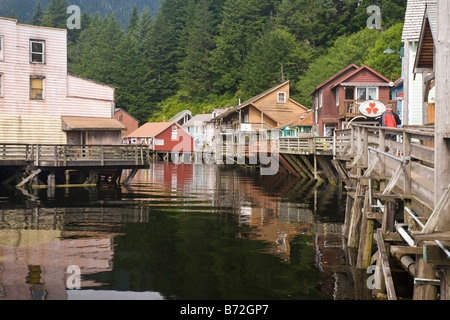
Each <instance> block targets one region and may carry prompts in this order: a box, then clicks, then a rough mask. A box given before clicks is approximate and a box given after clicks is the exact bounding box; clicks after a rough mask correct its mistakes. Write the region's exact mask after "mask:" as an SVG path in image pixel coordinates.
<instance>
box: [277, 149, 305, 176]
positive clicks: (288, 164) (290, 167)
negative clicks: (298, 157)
mask: <svg viewBox="0 0 450 320" xmlns="http://www.w3.org/2000/svg"><path fill="white" fill-rule="evenodd" d="M278 158H279V159H280V164H282V165H283V167H285V168H286V169H287V170H288V171H289V172H290V173H291V174H293V175H294V176H296V177H298V178H300V177H301V175H300V174H299V173H298V172H297V171H296V170H295V169H294V167H292V166H291V164H290V163H289V162H288V161H287V160H286V159H285V158H284V155H282V154H280V155H279V157H278Z"/></svg>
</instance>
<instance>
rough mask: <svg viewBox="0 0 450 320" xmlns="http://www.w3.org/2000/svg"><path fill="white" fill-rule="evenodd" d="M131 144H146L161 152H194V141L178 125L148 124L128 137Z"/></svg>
mask: <svg viewBox="0 0 450 320" xmlns="http://www.w3.org/2000/svg"><path fill="white" fill-rule="evenodd" d="M127 140H128V143H129V144H146V145H149V147H150V149H152V150H155V151H161V152H179V153H181V152H188V153H190V152H193V151H194V144H193V143H194V139H193V138H192V136H191V135H190V134H189V133H187V132H186V131H185V130H184V129H183V128H182V127H181V126H180V125H179V124H178V123H176V122H173V121H169V122H148V123H145V124H144V125H142V126H140V127H139V128H138V129H136V130H135V131H133V132H132V133H130V134H129V135H128V136H127Z"/></svg>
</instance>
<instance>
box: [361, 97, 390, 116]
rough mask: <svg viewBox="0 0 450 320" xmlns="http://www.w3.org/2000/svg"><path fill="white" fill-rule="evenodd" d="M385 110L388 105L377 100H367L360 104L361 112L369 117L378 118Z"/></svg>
mask: <svg viewBox="0 0 450 320" xmlns="http://www.w3.org/2000/svg"><path fill="white" fill-rule="evenodd" d="M385 111H386V106H385V105H384V104H383V103H382V102H380V101H375V100H370V101H365V102H363V103H361V105H360V106H359V112H361V114H362V115H364V116H366V117H369V118H377V117H379V116H381V115H382V113H383V112H385Z"/></svg>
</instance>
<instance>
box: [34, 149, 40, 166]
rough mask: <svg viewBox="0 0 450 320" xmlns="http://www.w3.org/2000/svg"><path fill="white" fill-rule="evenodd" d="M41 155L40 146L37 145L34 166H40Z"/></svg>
mask: <svg viewBox="0 0 450 320" xmlns="http://www.w3.org/2000/svg"><path fill="white" fill-rule="evenodd" d="M39 154H40V146H39V145H38V144H37V145H36V159H35V162H34V165H35V166H36V167H38V166H39Z"/></svg>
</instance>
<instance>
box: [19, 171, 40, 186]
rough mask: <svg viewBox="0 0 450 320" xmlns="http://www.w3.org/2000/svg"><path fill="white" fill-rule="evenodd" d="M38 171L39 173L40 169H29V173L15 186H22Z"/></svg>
mask: <svg viewBox="0 0 450 320" xmlns="http://www.w3.org/2000/svg"><path fill="white" fill-rule="evenodd" d="M39 173H41V169H36V170H33V171H31V173H30V175H29V176H28V177H26V178H25V179H23V180H22V181H21V182H20V183H18V184H17V185H16V188H22V187H23V186H24V185H25V184H26V183H27V182H28V181H30V180H31V179H33V178H34V177H35V176H37V175H38V174H39Z"/></svg>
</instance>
